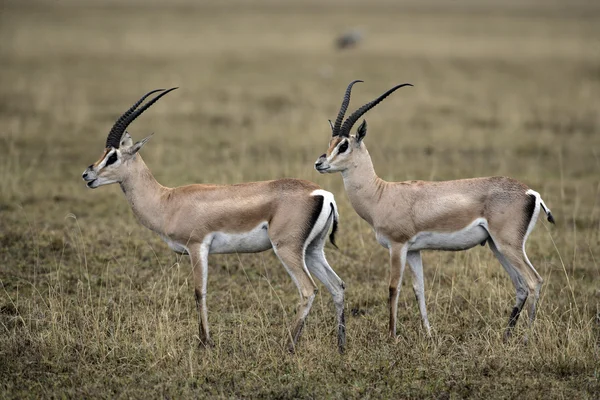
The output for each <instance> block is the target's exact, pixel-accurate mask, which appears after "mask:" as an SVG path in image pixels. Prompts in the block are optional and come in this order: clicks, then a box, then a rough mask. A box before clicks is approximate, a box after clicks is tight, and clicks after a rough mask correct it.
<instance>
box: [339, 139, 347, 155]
mask: <svg viewBox="0 0 600 400" xmlns="http://www.w3.org/2000/svg"><path fill="white" fill-rule="evenodd" d="M346 150H348V141H345V142H344V143H342V145H341V146H340V148H339V149H338V153H339V154H342V153H344V152H345V151H346Z"/></svg>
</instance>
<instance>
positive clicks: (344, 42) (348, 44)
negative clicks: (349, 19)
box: [335, 29, 363, 50]
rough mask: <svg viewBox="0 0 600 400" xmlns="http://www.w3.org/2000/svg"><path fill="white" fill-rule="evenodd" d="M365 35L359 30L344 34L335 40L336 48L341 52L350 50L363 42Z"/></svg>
mask: <svg viewBox="0 0 600 400" xmlns="http://www.w3.org/2000/svg"><path fill="white" fill-rule="evenodd" d="M362 39H363V35H362V33H361V32H360V31H359V30H356V29H353V30H350V31H348V32H346V33H343V34H342V35H340V36H339V37H338V38H337V39H336V40H335V47H337V48H338V49H340V50H343V49H349V48H352V47H355V46H356V45H358V43H359V42H360V41H362Z"/></svg>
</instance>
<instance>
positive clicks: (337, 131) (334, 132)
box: [331, 80, 362, 136]
mask: <svg viewBox="0 0 600 400" xmlns="http://www.w3.org/2000/svg"><path fill="white" fill-rule="evenodd" d="M358 82H362V81H361V80H355V81H352V82H350V84H349V85H348V87H347V88H346V93H345V94H344V100H342V106H341V107H340V112H339V113H338V116H337V118H336V119H335V125H334V126H333V129H332V130H331V136H338V135H339V134H340V128H341V126H342V121H343V120H344V115H345V114H346V110H347V109H348V104H350V93H351V92H352V86H354V84H355V83H358ZM342 136H344V135H342Z"/></svg>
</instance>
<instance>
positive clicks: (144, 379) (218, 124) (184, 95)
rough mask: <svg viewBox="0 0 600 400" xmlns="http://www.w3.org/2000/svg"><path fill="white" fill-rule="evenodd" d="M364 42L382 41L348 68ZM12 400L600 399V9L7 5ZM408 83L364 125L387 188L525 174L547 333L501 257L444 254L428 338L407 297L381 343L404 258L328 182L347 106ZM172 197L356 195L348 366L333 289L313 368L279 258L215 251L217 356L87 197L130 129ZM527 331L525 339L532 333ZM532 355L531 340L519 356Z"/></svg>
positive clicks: (2, 257) (123, 226)
mask: <svg viewBox="0 0 600 400" xmlns="http://www.w3.org/2000/svg"><path fill="white" fill-rule="evenodd" d="M351 27H358V28H360V29H361V30H362V31H363V33H364V36H365V38H364V42H363V43H361V45H360V46H359V47H358V48H356V49H354V50H351V51H345V52H340V51H336V50H335V49H334V48H333V45H332V44H333V39H334V37H335V35H336V34H338V33H339V32H342V31H344V30H345V29H348V28H351ZM0 38H1V39H0V66H1V67H0V332H1V333H0V397H3V398H20V397H33V398H37V397H65V396H66V397H75V398H85V397H103V398H115V397H118V398H123V397H126V398H129V397H132V398H144V397H145V398H150V397H152V398H154V397H169V398H180V397H211V398H213V397H228V398H229V397H250V398H260V397H262V398H359V397H366V398H407V397H410V398H419V397H427V398H464V397H476V398H482V397H486V398H514V397H527V398H598V396H599V393H600V385H599V382H598V379H599V376H598V375H599V374H600V367H599V365H600V357H599V352H600V348H599V335H600V325H599V324H600V320H599V318H600V314H599V313H600V285H599V282H600V279H599V278H600V266H599V262H600V204H599V202H600V201H599V200H600V196H599V194H600V117H599V114H598V109H599V107H600V8H599V7H598V6H597V5H596V4H593V3H592V2H579V3H573V2H569V3H567V2H565V3H564V4H562V3H560V2H539V3H536V2H528V3H522V2H513V3H510V2H509V3H502V4H495V3H493V2H485V3H481V2H452V3H451V5H449V4H448V3H427V4H423V3H417V2H406V3H396V2H384V1H381V2H368V3H367V2H350V3H347V2H331V3H323V2H316V1H315V2H294V3H290V4H283V3H279V2H272V3H270V4H269V3H262V2H239V3H237V4H235V5H233V4H231V3H227V5H223V4H220V3H202V4H196V2H186V1H178V2H175V3H170V4H169V5H166V4H163V3H162V2H141V1H137V2H136V1H132V2H126V3H124V2H116V1H113V2H100V1H94V2H83V1H80V2H75V1H71V2H69V1H45V2H40V3H34V2H16V1H14V2H9V1H3V2H2V3H0ZM352 79H363V80H365V81H366V83H364V84H361V85H357V86H356V89H355V91H354V101H353V106H355V107H356V106H357V105H360V104H361V103H363V102H366V101H368V100H370V99H371V98H373V97H374V96H376V95H378V94H379V93H381V92H383V91H384V90H386V89H387V88H389V87H391V86H392V85H394V84H396V83H402V82H410V83H413V84H414V85H415V87H414V88H407V89H401V90H400V91H399V92H397V93H396V94H394V95H393V96H392V97H391V98H390V99H389V100H386V102H384V103H382V104H381V105H380V106H379V107H378V108H377V109H375V110H373V111H371V112H370V113H369V115H368V120H369V127H370V129H369V135H368V137H367V139H366V143H367V144H368V146H369V149H370V152H371V155H372V156H373V159H374V163H375V167H376V170H377V171H378V173H379V174H380V176H381V177H383V178H385V179H388V180H408V179H432V180H441V179H455V178H464V177H473V176H487V175H508V176H512V177H515V178H517V179H520V180H522V181H523V182H525V183H527V184H528V185H529V186H531V187H532V188H534V189H535V190H537V191H538V192H540V193H541V194H542V196H543V198H544V199H545V201H546V203H547V204H548V205H549V206H550V207H551V208H552V211H553V213H554V215H555V217H556V220H557V224H556V226H550V225H549V224H548V223H547V222H546V221H545V220H543V218H540V220H539V222H538V225H537V228H536V229H535V231H534V232H533V234H532V236H531V238H530V240H529V243H528V247H527V249H528V254H529V258H530V259H531V260H532V262H533V263H534V265H535V266H536V267H537V269H538V271H539V272H540V274H541V275H542V276H543V277H544V279H545V285H544V288H543V292H542V296H541V301H540V306H539V314H538V319H537V322H536V324H535V327H534V329H533V331H531V332H529V331H528V329H527V328H525V323H524V322H523V321H520V323H519V324H518V329H517V331H516V334H515V337H514V340H512V341H511V342H509V343H508V344H504V343H503V342H502V331H503V328H504V326H505V323H506V321H507V319H508V315H509V313H510V310H511V308H512V304H513V301H514V293H513V289H512V286H511V284H510V280H509V278H508V276H507V275H506V273H505V272H504V271H503V270H502V268H501V267H500V265H499V263H498V262H497V261H496V260H495V259H494V258H493V256H492V254H491V252H490V251H489V249H487V248H481V247H478V248H476V249H473V250H470V251H468V252H461V253H444V252H429V253H427V254H426V256H425V274H426V294H427V300H428V309H429V313H430V319H431V323H432V325H433V327H434V330H435V334H434V337H433V339H431V340H429V339H427V338H425V337H424V335H423V331H422V329H421V327H420V318H419V314H418V310H417V307H416V304H415V301H414V299H413V294H412V290H410V276H408V277H407V279H406V280H405V284H404V288H403V290H402V294H401V300H400V301H401V306H400V311H399V322H400V329H399V337H398V338H397V339H396V340H392V339H390V338H388V337H387V335H386V333H387V320H388V319H387V307H386V300H387V278H388V266H387V265H388V260H387V253H386V251H385V250H384V249H383V248H381V247H380V246H379V245H378V244H377V243H376V241H375V238H374V235H373V233H372V232H371V230H370V227H369V226H368V225H367V224H366V223H365V222H364V221H362V220H360V218H359V217H358V216H357V215H356V214H355V212H354V211H353V210H352V208H351V206H350V204H349V202H348V199H347V197H346V195H345V193H344V190H343V186H342V182H341V177H340V176H335V175H334V176H332V175H329V176H321V175H319V174H317V173H316V172H315V171H314V170H313V168H312V164H313V162H314V160H315V159H316V158H317V157H318V156H319V155H320V154H321V153H323V152H324V151H325V149H326V145H327V142H328V135H329V128H328V125H327V119H328V118H332V117H334V116H335V113H336V110H337V107H338V106H339V103H340V100H341V96H342V93H343V90H344V88H345V87H346V85H347V83H348V82H349V81H350V80H352ZM168 86H180V89H179V90H178V91H176V92H174V93H172V94H170V95H169V96H168V97H167V98H165V99H164V100H161V102H160V103H159V104H157V105H156V106H155V107H153V108H152V110H151V111H149V112H148V113H147V114H145V115H144V117H143V118H141V119H140V120H139V121H136V123H135V124H134V125H133V126H132V127H131V132H132V134H133V135H134V138H138V139H139V138H141V137H143V136H146V135H147V134H148V133H150V132H152V131H153V132H156V135H155V137H154V138H153V139H152V141H151V142H150V143H149V144H148V145H147V146H146V147H145V148H144V150H143V154H144V158H145V160H146V162H147V163H148V165H149V166H150V168H151V169H152V170H153V172H154V174H155V176H156V178H157V179H158V180H159V182H161V183H163V184H165V185H169V186H176V185H181V184H185V183H192V182H211V183H213V182H217V183H236V182H242V181H252V180H265V179H273V178H279V177H299V178H304V179H309V180H313V181H315V182H317V183H319V184H320V185H321V186H322V187H324V188H325V189H327V190H330V191H332V192H333V193H334V194H335V195H336V196H337V202H338V205H339V209H340V213H341V225H340V233H339V239H338V243H339V246H340V249H341V250H339V251H338V250H335V249H334V248H332V247H331V246H328V248H327V250H326V251H327V256H328V258H329V260H330V262H331V264H332V265H333V266H334V268H335V270H336V271H337V272H338V273H339V275H340V276H341V277H342V278H343V279H344V280H345V281H346V283H347V287H348V289H347V314H348V321H347V331H348V351H347V353H346V354H345V355H339V354H337V352H336V347H335V342H336V339H335V327H334V325H335V323H334V313H333V306H332V304H331V301H330V299H329V296H328V294H327V293H326V291H324V290H321V291H320V292H319V295H318V297H317V300H316V301H315V304H314V307H313V309H312V312H311V314H310V316H309V319H308V324H307V326H306V329H305V331H304V335H303V337H302V339H301V342H300V345H299V348H298V352H297V354H295V355H290V354H287V353H286V351H285V342H286V339H287V335H288V328H289V323H290V321H291V319H292V316H293V313H294V310H295V305H296V302H297V292H296V289H295V288H294V286H293V284H292V282H291V280H290V279H289V277H288V276H287V274H286V273H285V270H284V269H283V267H282V266H281V265H280V264H279V263H278V261H277V260H276V258H275V257H274V255H273V254H272V252H270V251H269V252H265V253H262V254H254V255H244V254H240V255H227V256H214V257H213V256H211V260H210V270H209V285H208V286H209V295H208V305H209V320H210V324H211V328H212V332H213V335H214V339H215V341H216V347H215V348H214V349H212V350H205V349H200V348H198V340H197V322H196V321H197V319H196V312H195V306H194V300H193V288H192V285H191V271H190V267H189V260H188V258H187V257H179V256H176V255H174V254H173V253H172V252H171V251H170V250H169V249H168V248H167V246H166V245H165V244H164V243H162V242H161V241H160V239H159V238H158V237H157V236H154V235H153V234H152V233H151V232H149V231H147V230H145V228H143V227H141V226H140V225H138V224H137V222H136V221H135V218H134V217H133V215H132V213H131V211H130V209H129V208H128V205H127V203H126V201H125V199H124V198H123V195H122V194H121V192H120V190H119V188H118V187H117V186H112V187H103V188H100V189H98V190H95V191H90V190H88V189H86V188H85V185H84V183H83V181H81V178H80V174H81V172H82V171H83V169H84V168H85V167H86V166H87V165H89V164H90V163H92V162H93V161H95V159H96V158H97V157H98V156H99V155H100V154H101V152H102V148H103V145H104V140H105V135H106V134H107V132H108V130H109V129H110V126H111V124H112V122H113V121H114V118H115V117H116V116H117V115H118V114H119V113H120V112H122V111H123V110H124V109H125V108H126V107H127V106H129V104H130V103H132V102H133V101H134V100H135V99H136V98H137V97H138V96H140V95H141V94H143V93H145V92H146V91H148V90H150V89H153V88H156V87H168ZM523 320H524V319H523ZM526 334H527V335H528V337H529V341H528V344H527V345H525V344H523V338H524V336H525V335H526Z"/></svg>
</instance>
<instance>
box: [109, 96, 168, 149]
mask: <svg viewBox="0 0 600 400" xmlns="http://www.w3.org/2000/svg"><path fill="white" fill-rule="evenodd" d="M175 89H177V88H176V87H175V88H171V89H169V90H166V91H165V89H156V90H152V91H151V92H148V93H146V94H145V95H144V96H142V98H141V99H139V100H138V101H137V102H136V103H135V104H134V105H133V106H131V107H130V108H129V110H127V111H125V113H123V115H121V116H120V117H119V119H117V121H116V122H115V124H114V125H113V127H112V129H111V130H110V132H109V134H108V137H107V138H106V147H114V148H116V149H118V148H119V146H120V144H121V137H123V134H124V133H125V129H126V128H127V127H128V126H129V124H131V123H132V122H133V120H135V119H136V118H137V117H139V116H140V114H142V113H143V112H144V111H146V110H147V109H148V108H149V107H150V106H151V105H152V104H154V103H156V102H157V101H158V99H160V98H161V97H162V96H164V95H165V94H167V93H169V92H171V91H173V90H175ZM156 92H162V93H161V94H159V95H157V96H156V97H154V98H153V99H152V100H150V101H149V102H148V103H146V104H144V106H143V107H142V108H140V109H137V107H139V105H140V104H142V102H143V101H144V100H146V98H147V97H148V96H150V95H151V94H154V93H156Z"/></svg>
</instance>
